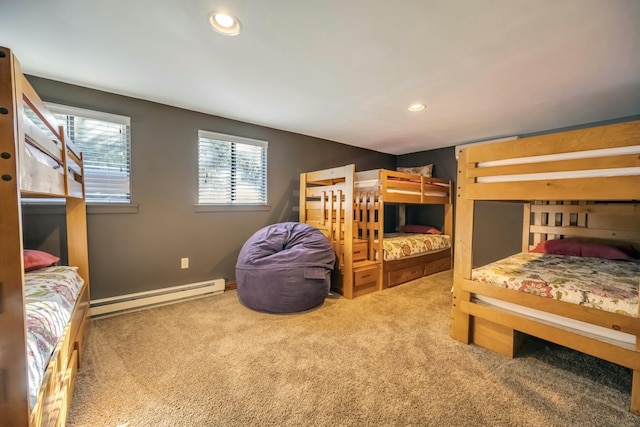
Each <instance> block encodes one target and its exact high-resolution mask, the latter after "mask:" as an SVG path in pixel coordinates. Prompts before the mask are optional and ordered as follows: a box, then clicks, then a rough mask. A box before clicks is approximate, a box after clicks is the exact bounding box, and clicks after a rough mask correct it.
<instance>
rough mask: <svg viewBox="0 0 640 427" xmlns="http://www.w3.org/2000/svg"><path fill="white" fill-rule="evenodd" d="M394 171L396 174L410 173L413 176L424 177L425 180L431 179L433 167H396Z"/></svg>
mask: <svg viewBox="0 0 640 427" xmlns="http://www.w3.org/2000/svg"><path fill="white" fill-rule="evenodd" d="M396 170H397V171H398V172H405V173H411V174H414V175H421V176H424V177H425V178H431V175H432V173H433V165H432V164H430V165H424V166H414V167H402V166H398V167H397V168H396Z"/></svg>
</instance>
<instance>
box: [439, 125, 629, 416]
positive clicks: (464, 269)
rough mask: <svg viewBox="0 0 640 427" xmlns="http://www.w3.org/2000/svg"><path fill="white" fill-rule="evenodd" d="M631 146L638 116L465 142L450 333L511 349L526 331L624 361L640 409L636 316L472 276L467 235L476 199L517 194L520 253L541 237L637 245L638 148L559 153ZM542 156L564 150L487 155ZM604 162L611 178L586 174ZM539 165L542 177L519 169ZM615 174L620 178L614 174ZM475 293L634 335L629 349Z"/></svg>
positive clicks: (509, 352) (532, 169)
mask: <svg viewBox="0 0 640 427" xmlns="http://www.w3.org/2000/svg"><path fill="white" fill-rule="evenodd" d="M634 146H636V147H640V121H633V122H627V123H620V124H614V125H608V126H599V127H593V128H588V129H582V130H575V131H570V132H562V133H556V134H549V135H544V136H538V137H532V138H525V139H519V140H514V141H507V142H498V143H494V144H486V145H477V146H469V147H467V148H463V149H462V153H461V155H460V158H459V162H458V165H459V179H458V188H459V190H458V195H457V205H456V209H457V212H456V241H455V263H454V264H455V265H454V292H453V307H452V312H453V313H452V314H453V320H452V328H451V335H452V337H453V338H454V339H456V340H459V341H462V342H464V343H471V342H473V343H475V344H477V345H480V346H482V347H486V348H488V349H491V350H494V351H497V352H499V353H501V354H504V355H506V356H509V357H513V356H514V355H515V354H516V352H517V350H518V346H519V344H520V342H521V337H522V334H521V333H524V334H528V335H533V336H536V337H539V338H541V339H544V340H547V341H551V342H554V343H557V344H560V345H563V346H566V347H568V348H572V349H574V350H578V351H581V352H584V353H587V354H590V355H592V356H595V357H598V358H601V359H604V360H607V361H610V362H613V363H616V364H619V365H622V366H625V367H628V368H631V369H632V370H633V382H632V384H633V386H632V395H631V411H632V412H633V413H635V414H640V339H638V338H639V337H640V317H629V316H624V315H620V314H616V313H610V312H606V311H603V310H599V309H594V308H590V307H587V306H582V305H576V304H571V303H567V302H564V301H558V300H553V299H549V298H541V297H539V296H535V295H531V294H527V293H522V292H517V291H513V290H508V289H503V288H500V287H496V286H492V285H487V284H483V283H480V282H475V281H472V280H471V274H472V262H473V259H472V239H471V238H470V236H472V234H473V220H474V218H473V217H474V206H475V201H477V200H501V201H520V202H521V203H523V206H524V226H523V245H522V249H523V251H529V250H530V249H531V248H533V247H534V245H535V244H537V243H539V242H540V241H543V240H547V239H552V238H558V237H561V236H576V237H592V238H601V239H609V240H621V241H627V242H632V243H633V244H634V246H635V247H636V248H640V205H637V202H638V201H639V200H640V174H639V173H638V169H637V168H638V167H639V166H640V155H639V154H638V151H637V150H636V152H635V154H633V153H632V154H628V152H627V154H625V153H611V152H606V151H600V152H596V153H597V154H598V157H583V156H582V155H580V157H582V158H573V159H571V158H568V157H566V156H567V153H576V152H578V153H580V152H585V151H588V150H605V149H613V148H618V147H634ZM549 155H552V156H556V155H561V156H565V157H561V158H560V159H558V158H557V157H556V158H547V157H539V158H538V159H537V160H536V161H533V159H526V160H521V161H519V163H518V164H516V165H508V164H504V163H502V164H501V163H486V162H495V161H505V160H507V159H516V158H520V159H522V158H529V157H532V156H549ZM483 162H484V163H483ZM631 168H635V170H634V169H631ZM603 169H614V170H617V171H618V172H617V173H614V174H609V173H607V174H604V175H609V176H601V177H594V176H593V174H595V173H596V172H598V171H601V170H603ZM566 171H569V172H571V173H574V174H575V173H577V174H581V175H574V177H568V176H565V175H562V174H561V173H564V172H566ZM538 173H540V174H545V175H544V176H542V177H541V176H535V175H522V174H538ZM616 174H617V175H618V176H611V175H616ZM575 176H577V177H575ZM580 176H581V177H580ZM487 177H490V178H489V179H486V178H487ZM481 178H485V179H484V180H483V179H481ZM567 201H572V202H567ZM639 286H640V283H639ZM473 295H482V296H487V297H491V298H494V299H498V300H501V301H505V302H510V303H513V304H517V305H520V306H525V307H529V308H534V309H537V310H541V311H544V312H547V313H551V314H556V315H560V316H563V317H566V318H571V319H575V320H580V321H583V322H587V323H589V324H593V325H598V326H602V327H604V328H609V329H612V330H616V331H622V332H625V333H628V334H632V335H635V336H636V346H635V350H632V349H628V348H625V347H621V346H618V345H615V344H612V343H608V342H605V341H601V340H598V339H595V338H593V337H588V336H586V335H583V334H580V333H578V332H577V331H575V330H569V329H566V328H562V327H557V326H553V325H551V324H549V323H543V322H541V321H537V320H535V319H532V318H528V317H525V316H522V315H519V314H517V313H515V312H512V311H507V310H502V309H499V308H495V307H491V306H486V305H481V304H479V303H476V302H475V300H474V299H472V296H473ZM639 314H640V313H639Z"/></svg>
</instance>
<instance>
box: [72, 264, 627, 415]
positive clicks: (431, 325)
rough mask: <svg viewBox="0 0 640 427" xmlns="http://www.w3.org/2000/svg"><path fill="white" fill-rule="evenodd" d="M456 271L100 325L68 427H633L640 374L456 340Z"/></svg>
mask: <svg viewBox="0 0 640 427" xmlns="http://www.w3.org/2000/svg"><path fill="white" fill-rule="evenodd" d="M450 287H451V273H450V272H444V273H439V274H437V275H434V276H431V277H430V278H423V279H419V280H417V281H414V282H411V283H407V284H404V285H401V286H398V287H396V288H393V289H389V290H385V291H383V292H378V293H375V294H370V295H367V296H364V297H360V298H357V299H355V300H346V299H344V298H341V297H335V298H330V299H327V300H326V302H325V304H324V305H323V306H322V307H320V308H318V309H316V310H313V311H310V312H307V313H302V314H295V315H285V316H282V315H269V314H263V313H258V312H255V311H252V310H250V309H248V308H246V307H244V306H243V305H242V304H241V303H239V301H238V298H237V294H236V292H235V291H228V292H225V293H224V294H223V295H218V296H213V297H209V298H204V299H199V300H193V301H188V302H184V303H179V304H175V305H170V306H164V307H158V308H154V309H150V310H145V311H140V312H136V313H129V314H124V315H120V316H116V317H111V318H104V319H98V320H93V321H92V322H91V335H90V339H89V341H88V344H87V350H86V353H85V359H84V364H83V366H82V369H81V371H80V373H79V377H78V383H77V386H76V390H75V395H74V398H73V402H72V409H71V414H70V420H69V423H68V425H69V426H92V427H94V426H113V427H115V426H128V427H132V426H254V425H260V426H262V425H266V426H378V425H380V426H485V425H490V426H515V425H518V426H569V425H577V426H633V425H636V426H637V425H640V417H635V416H633V415H631V414H630V413H629V412H627V408H628V406H629V400H630V390H631V372H630V371H629V370H627V369H624V368H621V367H619V366H617V365H612V364H609V363H606V362H602V361H600V360H597V359H594V358H591V357H588V356H585V355H582V354H579V353H575V352H573V351H570V350H567V349H564V348H561V347H557V346H551V345H549V344H546V343H544V342H540V341H532V342H531V344H529V345H528V346H527V347H526V348H525V351H524V352H523V354H522V355H521V356H520V357H518V358H516V359H512V360H510V359H507V358H504V357H503V356H500V355H497V354H494V353H491V352H489V351H486V350H483V349H481V348H478V347H475V346H468V345H463V344H461V343H458V342H456V341H453V340H452V339H450V338H449V324H450V308H449V299H450V294H449V289H450Z"/></svg>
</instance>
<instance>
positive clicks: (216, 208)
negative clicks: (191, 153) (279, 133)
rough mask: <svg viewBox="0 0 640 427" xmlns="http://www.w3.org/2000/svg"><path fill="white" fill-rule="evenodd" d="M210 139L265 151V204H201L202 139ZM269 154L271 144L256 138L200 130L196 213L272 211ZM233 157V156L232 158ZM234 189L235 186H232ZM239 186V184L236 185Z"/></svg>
mask: <svg viewBox="0 0 640 427" xmlns="http://www.w3.org/2000/svg"><path fill="white" fill-rule="evenodd" d="M202 138H204V139H209V140H217V141H223V142H229V143H232V144H243V145H252V146H257V147H261V148H262V149H263V155H264V161H263V166H264V183H263V184H264V188H263V189H262V191H263V192H264V202H260V201H251V202H225V203H201V202H200V191H201V187H200V168H201V167H202V166H201V163H200V153H201V148H200V144H201V139H202ZM268 153H269V142H268V141H264V140H259V139H254V138H246V137H242V136H237V135H229V134H223V133H220V132H213V131H208V130H203V129H199V130H198V144H197V174H196V179H197V191H196V203H195V205H194V208H195V210H196V212H220V211H222V212H225V211H261V210H270V209H271V206H270V204H269V193H268V188H269V167H268V163H269V162H268ZM232 157H233V156H232ZM230 185H231V187H233V184H230ZM235 185H237V184H235Z"/></svg>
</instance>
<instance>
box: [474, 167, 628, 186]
mask: <svg viewBox="0 0 640 427" xmlns="http://www.w3.org/2000/svg"><path fill="white" fill-rule="evenodd" d="M635 175H640V167H636V168H615V169H591V170H582V171H566V172H542V173H523V174H518V175H499V176H484V177H478V178H476V182H484V183H488V182H516V181H541V180H551V179H571V178H605V177H612V176H635Z"/></svg>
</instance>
